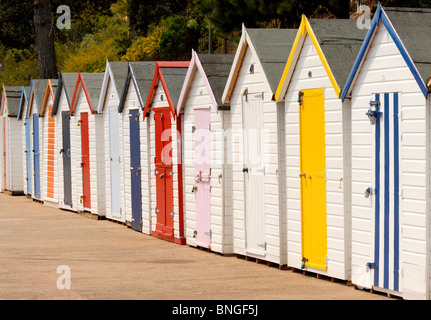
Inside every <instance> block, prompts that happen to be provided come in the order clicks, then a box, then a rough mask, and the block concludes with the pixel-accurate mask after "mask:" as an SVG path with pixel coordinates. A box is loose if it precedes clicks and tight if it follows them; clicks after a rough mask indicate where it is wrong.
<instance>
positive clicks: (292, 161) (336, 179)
mask: <svg viewBox="0 0 431 320" xmlns="http://www.w3.org/2000/svg"><path fill="white" fill-rule="evenodd" d="M365 34H366V30H364V29H359V28H358V27H357V26H356V20H349V19H311V20H308V19H307V18H306V17H305V16H303V17H302V22H301V25H300V27H299V30H298V34H297V36H296V40H295V44H294V46H293V50H292V51H291V53H290V55H289V59H288V60H287V63H286V67H285V70H284V72H283V76H282V78H281V81H280V85H279V88H278V90H277V94H276V99H277V101H283V102H284V103H285V126H286V158H285V161H286V167H287V170H286V199H287V212H288V215H287V261H288V265H289V266H291V267H294V268H298V269H305V270H308V271H312V272H315V273H318V274H324V275H326V276H330V277H333V278H338V279H343V280H349V279H350V266H351V246H350V241H351V236H350V234H351V211H350V203H351V201H350V194H351V182H350V180H351V177H350V176H351V173H350V135H351V133H350V130H351V129H350V109H349V106H348V101H346V102H345V103H344V104H343V103H342V101H341V98H340V94H341V89H340V87H341V86H343V85H344V84H345V82H346V80H347V77H348V74H349V72H350V70H351V68H352V66H353V63H354V61H355V58H356V55H357V53H358V51H359V49H360V46H361V44H362V41H363V39H364V37H365Z"/></svg>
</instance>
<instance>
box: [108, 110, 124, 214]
mask: <svg viewBox="0 0 431 320" xmlns="http://www.w3.org/2000/svg"><path fill="white" fill-rule="evenodd" d="M118 117H119V116H118V108H117V107H110V108H109V146H110V163H111V174H110V176H111V214H112V216H113V217H116V218H120V217H121V187H120V183H121V181H120V141H119V140H120V130H119V123H118Z"/></svg>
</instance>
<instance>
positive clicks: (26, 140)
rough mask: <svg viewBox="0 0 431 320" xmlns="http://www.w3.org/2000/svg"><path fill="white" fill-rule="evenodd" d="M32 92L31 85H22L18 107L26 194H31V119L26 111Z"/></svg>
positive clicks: (23, 183)
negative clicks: (29, 132)
mask: <svg viewBox="0 0 431 320" xmlns="http://www.w3.org/2000/svg"><path fill="white" fill-rule="evenodd" d="M29 92H30V87H29V86H22V87H21V100H20V104H19V108H18V114H17V121H18V123H19V124H20V127H21V131H20V133H19V135H20V137H21V149H22V152H21V164H22V172H23V173H22V178H23V181H22V185H23V192H24V195H26V196H31V189H32V187H31V183H32V179H31V155H32V153H31V149H30V148H31V141H30V135H29V134H27V133H26V132H27V130H30V123H29V122H30V121H29V120H30V119H27V118H26V116H25V112H26V111H27V107H28V98H27V97H28V95H29Z"/></svg>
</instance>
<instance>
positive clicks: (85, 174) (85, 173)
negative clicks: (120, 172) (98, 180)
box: [81, 112, 91, 209]
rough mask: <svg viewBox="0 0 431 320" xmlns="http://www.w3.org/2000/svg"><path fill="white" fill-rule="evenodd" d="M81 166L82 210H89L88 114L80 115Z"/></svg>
mask: <svg viewBox="0 0 431 320" xmlns="http://www.w3.org/2000/svg"><path fill="white" fill-rule="evenodd" d="M81 148H82V149H81V158H82V160H81V166H82V191H83V204H84V208H86V209H91V196H90V139H89V130H88V113H87V112H83V113H81Z"/></svg>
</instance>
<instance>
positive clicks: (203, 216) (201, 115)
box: [193, 107, 211, 248]
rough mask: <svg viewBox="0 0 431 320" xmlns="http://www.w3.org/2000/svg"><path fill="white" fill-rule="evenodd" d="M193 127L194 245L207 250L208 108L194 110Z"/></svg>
mask: <svg viewBox="0 0 431 320" xmlns="http://www.w3.org/2000/svg"><path fill="white" fill-rule="evenodd" d="M194 116H195V125H194V127H193V140H194V144H195V146H194V147H195V176H194V178H195V189H194V190H195V192H196V245H198V246H201V247H205V248H209V247H210V244H211V216H210V212H211V206H210V163H211V134H210V130H209V129H210V109H209V107H199V108H194Z"/></svg>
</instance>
